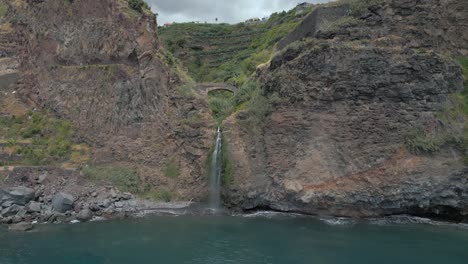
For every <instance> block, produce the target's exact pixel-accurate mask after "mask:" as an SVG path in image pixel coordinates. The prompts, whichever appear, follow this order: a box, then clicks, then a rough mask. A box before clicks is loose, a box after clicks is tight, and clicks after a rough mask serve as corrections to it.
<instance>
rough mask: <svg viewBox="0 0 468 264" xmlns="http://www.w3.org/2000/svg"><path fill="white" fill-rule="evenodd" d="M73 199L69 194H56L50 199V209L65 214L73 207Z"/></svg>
mask: <svg viewBox="0 0 468 264" xmlns="http://www.w3.org/2000/svg"><path fill="white" fill-rule="evenodd" d="M74 201H75V198H73V196H72V195H71V194H69V193H64V192H61V193H58V194H56V195H55V196H54V198H52V208H54V209H55V210H56V211H57V212H60V213H65V212H67V211H70V210H71V209H72V207H73V202H74Z"/></svg>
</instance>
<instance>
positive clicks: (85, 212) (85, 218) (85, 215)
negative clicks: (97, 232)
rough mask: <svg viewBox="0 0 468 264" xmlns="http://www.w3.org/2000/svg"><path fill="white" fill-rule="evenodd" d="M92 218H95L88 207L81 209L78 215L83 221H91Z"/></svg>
mask: <svg viewBox="0 0 468 264" xmlns="http://www.w3.org/2000/svg"><path fill="white" fill-rule="evenodd" d="M91 218H93V213H92V212H91V210H89V209H88V208H86V209H83V210H81V211H80V212H79V213H78V214H77V215H76V219H78V220H80V221H82V222H86V221H89V220H91Z"/></svg>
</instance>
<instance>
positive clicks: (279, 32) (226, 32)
mask: <svg viewBox="0 0 468 264" xmlns="http://www.w3.org/2000/svg"><path fill="white" fill-rule="evenodd" d="M312 9H313V7H310V8H309V9H307V10H305V11H304V12H298V10H296V9H292V10H290V11H289V12H282V13H274V14H272V15H271V17H270V18H269V19H268V20H265V21H263V22H261V23H258V24H250V25H248V24H245V23H239V24H235V25H229V24H197V23H180V24H173V25H171V26H169V27H160V28H159V35H160V38H161V40H162V41H163V44H164V46H165V47H166V49H168V50H169V51H170V52H172V53H173V54H174V55H175V56H176V57H177V58H178V59H179V60H180V61H182V62H183V63H184V65H185V66H186V67H187V70H188V72H189V74H190V75H191V76H192V78H194V79H195V80H196V81H198V82H227V83H230V84H234V85H241V84H243V83H244V82H245V80H246V79H247V77H249V76H250V75H251V74H252V72H254V70H255V68H256V67H257V65H259V64H262V63H265V62H267V61H268V60H269V59H270V57H271V55H272V53H273V47H274V45H275V44H276V43H277V42H278V41H279V40H280V39H281V38H283V37H284V36H285V35H286V34H288V33H289V32H290V31H292V30H293V29H294V28H295V27H296V26H297V25H298V24H299V23H300V21H302V19H303V18H304V16H305V15H306V14H307V13H309V12H310V11H311V10H312Z"/></svg>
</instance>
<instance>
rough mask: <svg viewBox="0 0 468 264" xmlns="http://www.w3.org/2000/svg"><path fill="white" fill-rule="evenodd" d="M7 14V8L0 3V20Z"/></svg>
mask: <svg viewBox="0 0 468 264" xmlns="http://www.w3.org/2000/svg"><path fill="white" fill-rule="evenodd" d="M7 12H8V6H7V5H6V4H5V3H4V2H3V1H0V19H1V18H3V17H4V16H5V15H6V14H7Z"/></svg>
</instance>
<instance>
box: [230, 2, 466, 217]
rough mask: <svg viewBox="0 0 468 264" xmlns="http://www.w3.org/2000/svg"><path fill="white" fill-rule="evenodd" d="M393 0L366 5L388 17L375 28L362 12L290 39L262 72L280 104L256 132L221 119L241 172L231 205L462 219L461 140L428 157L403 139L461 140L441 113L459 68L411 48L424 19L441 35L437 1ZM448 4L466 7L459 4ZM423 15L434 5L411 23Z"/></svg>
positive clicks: (457, 87) (458, 129)
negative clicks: (444, 135)
mask: <svg viewBox="0 0 468 264" xmlns="http://www.w3.org/2000/svg"><path fill="white" fill-rule="evenodd" d="M397 2H398V1H385V3H386V4H384V5H383V6H379V7H372V6H371V7H369V8H370V9H367V11H364V13H366V12H372V13H376V11H375V9H374V8H377V9H378V10H380V12H382V14H389V13H391V14H393V15H392V16H390V15H388V16H387V17H386V18H382V19H381V20H380V22H379V24H378V25H374V24H373V23H374V22H372V21H375V18H373V15H371V16H361V15H358V16H357V18H358V19H362V20H363V21H360V22H359V24H357V25H354V26H352V25H342V26H340V27H337V28H335V29H334V32H335V33H333V34H322V35H317V36H316V38H313V39H308V40H307V41H304V42H302V43H296V44H293V45H291V46H289V47H288V48H286V49H285V50H283V51H281V52H279V54H278V55H276V56H275V57H274V58H273V59H272V61H271V63H270V64H269V65H268V66H267V67H266V68H263V69H259V71H258V73H257V76H258V80H259V82H260V84H261V89H262V92H263V93H264V95H265V96H266V97H270V98H276V99H275V100H274V101H272V106H271V113H270V114H269V115H268V116H266V117H265V119H264V120H263V123H262V124H260V125H259V128H257V130H256V131H252V129H250V128H249V127H248V125H247V123H246V121H244V120H241V119H236V118H234V117H233V118H231V119H229V120H228V121H227V122H226V128H225V138H226V139H227V141H228V142H227V145H228V148H229V153H230V158H231V160H232V162H233V163H234V164H235V169H234V174H235V175H234V177H233V178H234V183H233V185H232V186H231V187H230V188H229V190H227V191H226V192H225V196H226V199H227V201H228V203H229V204H230V205H231V206H232V207H237V208H242V209H247V210H248V209H256V208H270V209H275V210H281V211H295V212H304V213H310V214H325V215H327V214H328V215H339V216H353V217H369V216H382V215H390V214H414V215H429V216H432V217H442V218H447V219H452V220H456V221H462V220H463V219H465V220H466V215H467V214H468V169H467V167H466V166H465V165H464V164H463V162H462V156H463V149H462V147H461V144H460V143H454V144H449V143H447V144H446V145H445V146H444V147H443V148H442V149H441V150H440V151H437V152H435V153H432V154H426V155H415V154H412V152H410V151H408V149H407V147H406V146H405V140H406V138H407V136H408V134H409V133H411V131H413V130H414V129H415V128H416V127H423V129H424V130H425V131H432V132H434V133H437V131H442V130H443V131H450V133H453V135H455V137H458V138H460V137H461V135H462V133H463V124H464V120H463V117H462V116H459V117H458V118H459V119H458V120H457V121H455V122H448V121H446V120H443V119H441V118H440V115H439V114H440V113H441V112H442V111H444V109H445V110H446V109H452V108H453V107H454V105H453V102H452V100H451V99H450V98H451V94H454V93H458V92H461V91H462V90H463V77H462V71H461V68H460V67H459V65H458V64H457V63H455V62H454V61H453V60H452V59H451V58H450V57H448V56H445V55H441V54H440V53H438V52H434V50H437V48H434V49H424V50H421V49H420V48H421V46H420V45H418V46H417V47H418V48H415V47H412V46H411V45H409V46H408V43H410V42H411V41H415V40H414V38H415V36H423V35H424V34H426V33H427V32H426V27H427V26H428V27H436V28H435V29H439V30H442V31H443V29H442V28H437V25H438V24H434V23H430V22H429V21H425V20H426V19H428V17H434V14H433V13H432V12H435V11H434V10H436V7H434V6H431V5H429V4H430V3H432V4H436V1H423V2H424V3H422V2H418V1H416V2H418V3H419V4H416V5H413V4H411V6H410V7H408V8H403V4H402V3H400V4H398V3H397ZM400 2H401V1H400ZM411 2H412V3H413V2H414V1H411ZM429 2H430V3H429ZM449 2H451V3H452V4H453V5H454V6H460V5H457V4H459V3H460V2H462V1H458V2H457V1H449ZM447 3H448V2H444V3H443V4H447ZM407 4H409V3H407ZM395 5H396V6H395ZM371 9H372V10H371ZM396 10H400V11H401V10H406V12H405V13H404V16H405V19H407V20H406V21H405V23H406V24H408V25H413V29H412V30H413V33H412V34H406V32H405V31H395V30H392V29H391V28H394V26H395V25H396V24H398V23H399V21H401V20H400V16H402V15H403V14H400V13H401V12H400V11H398V12H397V11H396ZM424 10H426V11H427V10H432V11H431V13H428V14H426V17H425V18H424V19H423V20H424V21H420V23H419V22H416V21H415V20H419V15H418V14H420V13H421V12H422V11H424ZM450 10H451V9H450ZM426 11H425V12H426ZM436 14H438V15H440V10H439V11H437V12H436ZM441 17H444V16H443V15H442V16H441ZM367 19H370V20H371V21H367ZM465 19H466V17H464V16H462V17H461V19H460V20H457V21H458V22H456V23H461V22H460V21H466V20H465ZM442 24H444V23H440V24H439V25H442ZM366 25H367V26H366ZM416 25H419V26H416ZM457 26H458V27H461V25H458V24H457ZM337 32H347V33H343V34H342V35H339V34H338V33H337ZM323 33H325V32H323ZM317 34H319V33H317ZM325 35H326V36H328V37H326V38H324V37H323V36H325ZM441 37H442V35H441ZM447 37H448V35H445V34H444V35H443V38H447ZM390 39H397V40H398V41H397V42H392V41H387V40H390ZM420 40H421V39H418V40H417V41H420ZM452 40H453V41H454V42H452ZM455 42H456V41H455V39H454V38H452V39H451V40H446V41H445V42H443V43H444V44H443V45H446V47H450V48H447V49H444V50H442V49H441V50H440V52H441V53H443V52H444V51H448V52H449V53H452V54H459V53H463V52H464V50H463V48H462V49H457V48H456V47H457V45H458V44H454V43H455ZM425 44H427V45H428V46H427V47H432V46H431V44H430V43H425ZM452 44H453V46H450V45H452ZM238 116H239V115H238Z"/></svg>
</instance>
